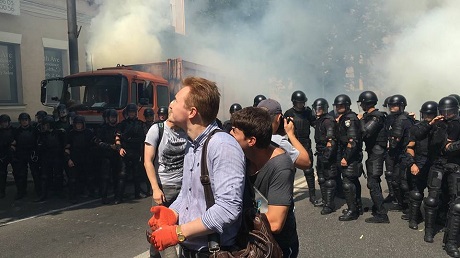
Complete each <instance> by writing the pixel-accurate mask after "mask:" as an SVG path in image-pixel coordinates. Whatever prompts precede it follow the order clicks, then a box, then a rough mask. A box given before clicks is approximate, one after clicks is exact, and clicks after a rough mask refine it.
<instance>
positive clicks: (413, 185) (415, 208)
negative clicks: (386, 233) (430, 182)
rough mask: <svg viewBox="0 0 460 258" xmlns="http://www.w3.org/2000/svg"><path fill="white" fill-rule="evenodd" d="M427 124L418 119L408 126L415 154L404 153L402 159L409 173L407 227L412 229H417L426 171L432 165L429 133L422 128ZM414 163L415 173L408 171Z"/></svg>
mask: <svg viewBox="0 0 460 258" xmlns="http://www.w3.org/2000/svg"><path fill="white" fill-rule="evenodd" d="M428 126H429V125H428V122H427V121H420V122H417V123H416V124H414V125H413V126H412V127H411V128H410V131H409V142H413V143H415V146H413V147H411V148H412V149H413V151H414V154H415V155H414V156H412V155H410V154H409V153H406V156H405V161H404V163H405V164H406V165H405V166H406V167H407V170H408V175H409V189H410V193H409V227H410V228H412V229H418V223H419V222H420V220H421V219H422V215H421V211H420V207H421V205H422V201H423V197H424V191H425V188H426V187H427V179H428V171H429V170H430V167H431V165H432V160H431V159H430V158H429V152H430V151H429V135H428V133H427V132H426V130H425V129H424V128H426V127H428ZM408 148H409V147H408ZM414 164H415V165H416V166H417V167H418V169H419V173H418V174H417V175H412V174H411V173H410V169H411V167H412V165H414Z"/></svg>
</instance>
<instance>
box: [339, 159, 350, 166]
mask: <svg viewBox="0 0 460 258" xmlns="http://www.w3.org/2000/svg"><path fill="white" fill-rule="evenodd" d="M340 166H342V167H346V166H348V162H347V160H346V159H345V158H342V160H341V161H340Z"/></svg>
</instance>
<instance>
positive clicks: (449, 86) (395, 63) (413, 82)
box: [379, 0, 460, 111]
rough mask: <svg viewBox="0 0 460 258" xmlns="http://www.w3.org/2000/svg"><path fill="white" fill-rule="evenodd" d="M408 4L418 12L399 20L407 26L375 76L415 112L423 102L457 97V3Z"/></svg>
mask: <svg viewBox="0 0 460 258" xmlns="http://www.w3.org/2000/svg"><path fill="white" fill-rule="evenodd" d="M399 2H401V1H399ZM404 2H406V1H404ZM408 2H413V4H414V5H412V7H414V6H415V7H418V8H414V9H412V10H414V11H416V12H415V13H414V12H412V13H411V12H408V14H409V15H408V16H406V18H407V19H406V20H401V21H404V22H406V24H409V26H405V27H402V28H401V32H400V34H398V35H395V39H394V42H392V44H390V46H389V48H388V49H387V51H384V52H383V53H384V55H383V56H384V58H383V57H379V58H380V59H381V60H382V64H383V66H382V68H383V69H382V70H381V72H380V73H379V74H380V75H381V78H380V79H381V82H382V86H384V87H386V88H387V89H388V90H387V91H388V92H399V93H401V94H404V96H406V98H407V100H408V109H409V110H413V111H418V110H419V108H420V106H421V105H422V104H423V103H424V102H425V101H428V100H434V101H439V100H440V99H441V98H442V97H444V96H447V95H449V94H452V93H457V94H458V93H460V91H459V87H458V85H459V82H460V74H459V72H458V71H460V51H458V50H459V49H460V26H458V24H460V1H455V0H449V1H420V3H419V1H408ZM416 3H419V5H417V4H416ZM395 7H396V6H395ZM407 7H409V6H407ZM408 9H410V8H408ZM402 11H403V9H401V10H400V11H399V13H400V14H403V13H401V12H402ZM401 17H402V18H404V16H403V15H401Z"/></svg>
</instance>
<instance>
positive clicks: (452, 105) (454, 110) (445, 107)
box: [438, 96, 458, 117]
mask: <svg viewBox="0 0 460 258" xmlns="http://www.w3.org/2000/svg"><path fill="white" fill-rule="evenodd" d="M438 110H439V114H440V115H443V116H445V117H450V116H452V115H458V101H457V99H456V98H455V97H453V96H447V97H444V98H442V99H441V100H440V101H439V103H438Z"/></svg>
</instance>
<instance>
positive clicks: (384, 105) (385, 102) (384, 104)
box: [382, 96, 391, 108]
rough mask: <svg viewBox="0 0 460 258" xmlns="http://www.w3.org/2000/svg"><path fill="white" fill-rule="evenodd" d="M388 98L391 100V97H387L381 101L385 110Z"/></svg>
mask: <svg viewBox="0 0 460 258" xmlns="http://www.w3.org/2000/svg"><path fill="white" fill-rule="evenodd" d="M390 98H391V96H388V97H386V98H385V100H384V101H383V104H382V106H383V107H385V108H386V107H388V100H390Z"/></svg>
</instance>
